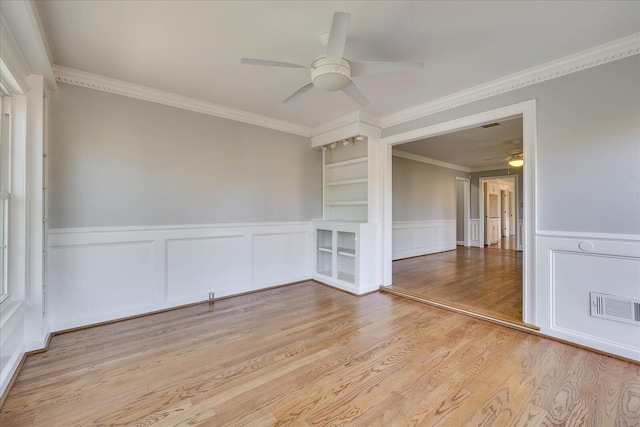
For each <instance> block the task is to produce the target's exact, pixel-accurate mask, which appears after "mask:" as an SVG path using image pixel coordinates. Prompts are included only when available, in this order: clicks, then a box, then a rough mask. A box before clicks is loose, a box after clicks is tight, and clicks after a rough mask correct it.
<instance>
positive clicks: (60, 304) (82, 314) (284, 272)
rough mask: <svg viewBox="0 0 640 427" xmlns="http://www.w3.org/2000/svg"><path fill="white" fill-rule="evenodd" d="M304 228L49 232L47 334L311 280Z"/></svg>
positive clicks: (296, 225)
mask: <svg viewBox="0 0 640 427" xmlns="http://www.w3.org/2000/svg"><path fill="white" fill-rule="evenodd" d="M311 243H312V225H311V222H296V223H261V224H221V225H203V226H167V227H113V228H112V227H108V228H106V227H105V228H86V229H59V230H51V231H50V234H49V279H50V284H49V287H48V289H49V294H50V297H51V302H50V314H51V323H52V330H53V331H59V330H64V329H68V328H74V327H79V326H85V325H90V324H93V323H98V322H104V321H109V320H115V319H119V318H122V317H126V316H131V315H136V314H143V313H148V312H152V311H156V310H162V309H166V308H171V307H176V306H179V305H183V304H189V303H193V302H199V301H204V300H207V298H208V293H209V292H210V291H213V292H215V295H216V298H218V297H223V296H229V295H235V294H239V293H243V292H248V291H254V290H259V289H263V288H266V287H269V286H274V285H280V284H285V283H291V282H295V281H299V280H305V279H309V278H310V277H311V264H312V258H311V246H312V244H311Z"/></svg>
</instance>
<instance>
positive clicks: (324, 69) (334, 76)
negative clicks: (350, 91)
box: [311, 56, 351, 91]
mask: <svg viewBox="0 0 640 427" xmlns="http://www.w3.org/2000/svg"><path fill="white" fill-rule="evenodd" d="M350 80H351V64H349V61H347V60H346V59H344V58H343V59H342V63H341V64H336V63H335V62H333V61H332V60H331V59H329V58H327V57H326V56H322V57H320V58H318V59H316V60H315V61H314V62H313V64H311V82H312V83H313V85H314V86H315V87H317V88H319V89H322V90H326V91H334V90H340V89H342V88H344V87H346V86H347V85H348V84H349V81H350Z"/></svg>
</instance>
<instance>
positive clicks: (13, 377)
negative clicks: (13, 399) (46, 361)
mask: <svg viewBox="0 0 640 427" xmlns="http://www.w3.org/2000/svg"><path fill="white" fill-rule="evenodd" d="M28 355H29V354H28V353H24V354H23V355H22V357H21V358H20V362H18V366H17V367H16V370H15V371H14V372H13V375H11V379H10V380H9V383H8V384H7V387H6V388H5V389H4V392H3V393H2V396H0V409H1V408H2V407H3V406H4V402H5V401H6V400H7V397H8V396H9V393H11V389H12V388H13V383H14V382H15V381H16V379H17V378H18V375H19V374H20V371H22V366H23V365H24V362H25V361H26V360H27V356H28Z"/></svg>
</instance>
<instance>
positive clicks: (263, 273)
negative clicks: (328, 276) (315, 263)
mask: <svg viewBox="0 0 640 427" xmlns="http://www.w3.org/2000/svg"><path fill="white" fill-rule="evenodd" d="M308 237H309V236H308V233H304V232H297V233H280V234H255V235H254V236H253V268H252V271H253V280H252V284H253V285H254V286H259V287H265V286H274V285H279V284H282V283H286V282H292V281H297V280H304V279H307V278H309V272H310V269H309V257H308V254H307V252H306V251H302V250H299V248H302V247H305V245H306V244H307V242H308V240H307V239H308Z"/></svg>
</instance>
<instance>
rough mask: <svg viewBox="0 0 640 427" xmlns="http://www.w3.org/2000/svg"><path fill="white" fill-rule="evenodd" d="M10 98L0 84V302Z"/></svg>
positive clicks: (4, 280)
mask: <svg viewBox="0 0 640 427" xmlns="http://www.w3.org/2000/svg"><path fill="white" fill-rule="evenodd" d="M10 114H11V98H10V97H9V96H6V91H4V88H3V87H2V86H1V85H0V302H2V301H4V300H5V299H7V297H8V296H9V289H8V268H7V264H8V260H9V251H8V248H9V245H8V241H9V237H10V236H9V203H10V201H11V179H10V177H11V160H10V158H11V144H10V141H11V116H10Z"/></svg>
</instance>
